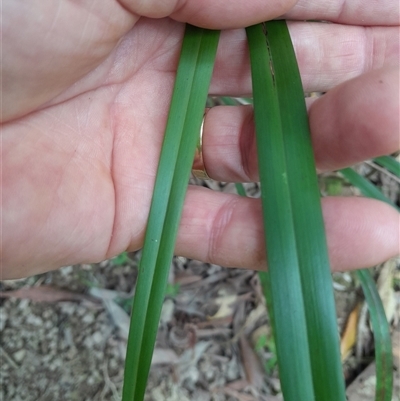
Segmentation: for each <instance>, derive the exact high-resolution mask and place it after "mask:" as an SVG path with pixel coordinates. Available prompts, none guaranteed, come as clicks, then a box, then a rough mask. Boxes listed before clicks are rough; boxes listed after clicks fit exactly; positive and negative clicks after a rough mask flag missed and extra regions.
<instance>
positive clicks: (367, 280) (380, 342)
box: [357, 270, 393, 401]
mask: <svg viewBox="0 0 400 401" xmlns="http://www.w3.org/2000/svg"><path fill="white" fill-rule="evenodd" d="M357 276H358V278H359V280H360V282H361V286H362V289H363V291H364V295H365V299H366V301H367V304H368V309H369V314H370V318H371V323H372V327H373V330H374V342H375V364H376V391H375V400H376V401H391V399H392V391H393V354H392V343H391V338H390V329H389V323H388V321H387V319H386V315H385V310H384V309H383V305H382V300H381V298H380V297H379V293H378V290H377V288H376V285H375V282H374V279H373V278H372V276H371V273H370V272H369V271H368V270H359V271H357Z"/></svg>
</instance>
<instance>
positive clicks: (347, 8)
mask: <svg viewBox="0 0 400 401" xmlns="http://www.w3.org/2000/svg"><path fill="white" fill-rule="evenodd" d="M399 4H400V3H399V2H398V0H383V1H364V0H327V1H320V0H299V1H298V2H297V3H296V5H295V6H294V7H293V8H292V9H291V10H290V11H289V12H287V13H286V14H285V15H284V16H283V17H284V18H285V19H295V20H310V19H311V20H324V21H331V22H336V23H340V24H351V25H363V26H366V25H386V26H388V25H392V26H393V25H399V19H400V18H399V8H400V5H399Z"/></svg>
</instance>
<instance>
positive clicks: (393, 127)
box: [1, 0, 400, 279]
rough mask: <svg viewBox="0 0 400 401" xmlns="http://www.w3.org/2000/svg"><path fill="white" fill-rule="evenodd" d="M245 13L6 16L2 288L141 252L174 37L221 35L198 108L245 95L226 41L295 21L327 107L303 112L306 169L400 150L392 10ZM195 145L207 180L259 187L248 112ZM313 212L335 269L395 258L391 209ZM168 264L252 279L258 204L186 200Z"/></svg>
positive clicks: (33, 7)
mask: <svg viewBox="0 0 400 401" xmlns="http://www.w3.org/2000/svg"><path fill="white" fill-rule="evenodd" d="M251 3H252V4H251V6H249V4H248V2H247V1H244V0H232V1H230V2H229V7H228V6H227V5H226V4H223V5H221V2H215V1H212V0H202V1H199V0H186V1H183V0H182V1H178V0H175V1H163V2H161V1H156V0H147V1H144V0H142V1H133V0H125V1H120V2H118V1H116V0H113V1H112V0H103V1H101V2H99V1H97V2H94V1H89V0H83V1H79V2H77V1H67V0H58V1H56V2H54V1H50V0H45V1H44V0H32V1H30V2H15V1H11V0H6V1H4V2H3V9H2V13H3V15H4V17H3V18H2V35H3V38H2V46H3V49H2V51H3V53H2V54H3V57H2V66H1V72H2V76H1V95H2V109H1V110H2V114H1V121H2V127H1V129H2V148H1V165H2V183H1V185H2V187H1V190H2V215H1V226H2V237H1V275H2V279H9V278H17V277H24V276H28V275H33V274H36V273H39V272H44V271H47V270H50V269H54V268H57V267H60V266H62V265H69V264H76V263H82V262H85V263H87V262H95V261H100V260H103V259H106V258H109V257H112V256H114V255H117V254H118V253H120V252H122V251H124V250H136V249H139V248H140V247H141V246H142V244H143V237H144V232H145V227H146V221H147V217H148V211H149V205H150V200H151V194H152V188H153V184H154V179H155V173H156V167H157V160H158V156H159V153H160V148H161V143H162V138H163V130H164V126H165V122H166V118H167V114H168V104H169V99H170V96H171V91H172V86H173V81H174V74H175V71H176V66H177V61H178V56H179V50H180V43H181V40H182V36H183V32H184V24H183V22H189V23H192V24H195V25H199V26H202V27H206V28H218V29H226V31H224V32H223V33H222V35H221V41H220V47H219V50H218V56H217V63H216V67H215V71H214V77H213V80H212V84H211V88H210V93H212V94H214V95H222V94H224V95H234V96H241V95H248V94H249V93H250V87H251V82H250V75H249V63H248V52H247V47H246V39H245V33H244V30H243V29H236V28H241V27H244V26H247V25H250V24H254V23H257V22H260V21H263V20H267V19H271V18H276V17H278V16H281V15H282V14H284V17H285V18H287V19H289V20H291V21H292V22H291V23H290V32H291V36H292V38H293V42H294V45H295V49H296V53H297V57H298V60H299V65H300V70H301V74H302V79H303V84H304V90H305V91H324V92H325V91H327V92H328V93H327V94H326V95H324V96H323V97H322V98H321V99H319V100H317V101H315V102H314V103H313V104H311V105H310V108H309V116H310V126H311V131H312V139H313V145H314V149H315V157H316V161H317V167H318V169H319V170H321V171H327V170H332V169H338V168H341V167H344V166H349V165H352V164H354V163H356V162H359V161H362V160H365V159H368V158H371V157H375V156H379V155H383V154H388V153H391V152H395V151H397V150H398V149H399V115H400V106H399V56H400V54H399V48H400V43H399V26H398V25H399V20H398V14H399V10H398V7H399V6H398V2H397V1H392V0H385V1H384V4H383V3H382V2H364V1H362V0H347V1H344V2H343V0H341V1H339V0H331V1H328V2H324V4H323V5H322V3H321V2H319V1H306V0H300V1H298V2H297V4H295V1H294V0H280V1H274V2H271V4H270V5H268V4H267V5H265V1H264V0H254V1H252V2H251ZM285 13H286V14H285ZM305 19H308V20H310V19H313V20H317V19H318V20H327V21H331V22H333V24H326V23H309V22H300V21H303V20H305ZM296 20H298V21H299V22H296ZM21 26H23V27H24V29H20V27H21ZM203 135H204V136H203V138H204V149H203V152H204V160H205V165H206V168H207V172H208V174H209V175H210V176H211V177H212V178H215V179H218V180H222V181H251V180H257V178H258V176H257V158H256V155H255V144H254V126H253V120H252V111H251V109H250V108H248V107H235V108H226V107H216V108H213V109H211V110H210V111H209V113H208V114H207V118H206V120H205V125H204V134H203ZM271 196H273V195H271ZM323 212H324V218H325V222H326V228H327V236H328V246H329V252H330V258H331V262H332V267H333V269H334V270H345V269H354V268H361V267H368V266H372V265H374V264H377V263H380V262H382V261H384V260H386V259H388V258H390V257H393V256H395V255H397V254H398V253H399V248H400V243H399V215H398V213H397V212H396V211H395V210H394V209H393V208H391V207H390V206H387V205H386V204H383V203H380V202H377V201H374V200H369V199H362V198H326V199H324V200H323ZM176 253H177V254H179V255H182V256H186V257H191V258H196V259H199V260H203V261H207V262H212V263H216V264H221V265H225V266H237V267H250V268H255V269H265V267H266V263H265V249H264V245H263V231H262V226H261V206H260V202H259V201H258V200H255V199H243V198H239V197H238V196H235V195H231V194H222V193H214V192H212V191H210V190H207V189H205V188H196V187H190V188H189V190H188V194H187V199H186V202H185V207H184V212H183V217H182V222H181V226H180V230H179V235H178V240H177V245H176Z"/></svg>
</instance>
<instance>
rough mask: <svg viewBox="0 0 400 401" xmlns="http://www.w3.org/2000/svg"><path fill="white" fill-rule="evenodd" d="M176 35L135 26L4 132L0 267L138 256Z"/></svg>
mask: <svg viewBox="0 0 400 401" xmlns="http://www.w3.org/2000/svg"><path fill="white" fill-rule="evenodd" d="M128 19H129V18H128ZM153 25H154V26H153ZM88 29H89V28H88ZM125 29H126V28H125ZM93 30H94V31H96V27H93ZM182 32H183V26H182V25H181V24H177V23H173V22H172V21H169V20H164V21H162V22H161V21H158V22H156V21H153V22H150V21H143V22H142V21H141V22H140V23H139V24H138V26H137V27H135V32H134V33H129V34H127V35H126V36H125V37H124V38H123V40H122V42H121V43H120V44H119V45H118V46H117V47H116V48H115V49H114V50H113V51H111V53H110V54H109V55H102V57H98V56H97V55H96V57H93V55H91V54H90V55H89V58H92V59H91V60H83V62H82V64H83V65H84V66H83V67H82V68H81V70H82V69H83V70H85V69H86V68H87V67H86V65H90V64H93V63H94V62H95V60H93V59H95V58H97V59H98V60H99V59H100V60H101V59H102V58H105V59H104V61H102V62H101V63H100V62H99V61H98V63H99V64H100V65H99V66H98V67H97V69H96V68H95V69H94V70H93V71H92V72H90V73H89V74H88V75H86V76H85V77H83V78H82V79H81V80H79V81H78V82H77V83H76V84H73V85H71V86H69V87H68V86H67V87H66V88H65V89H64V90H63V91H62V93H61V94H60V95H59V96H58V97H57V98H56V99H54V100H53V101H52V102H51V104H49V105H47V106H46V105H45V106H43V107H40V108H39V110H37V111H33V112H32V113H31V114H29V115H28V116H26V117H24V118H22V119H18V120H15V122H9V123H7V124H5V125H4V126H3V151H4V156H3V168H4V169H5V170H7V171H9V172H12V174H7V175H6V176H5V177H4V179H3V189H4V193H5V195H6V196H5V197H4V199H3V207H4V209H5V210H7V214H6V215H5V216H4V217H3V228H4V230H7V231H8V235H7V238H6V241H5V243H4V249H7V252H6V253H5V255H4V256H5V260H3V262H4V263H5V264H7V254H13V255H15V254H17V255H18V259H19V260H17V261H15V259H14V260H13V264H14V263H15V264H20V265H21V266H23V264H24V263H25V261H26V260H27V258H31V257H32V256H33V255H35V252H34V250H35V249H38V248H43V247H44V248H45V249H43V250H42V251H41V252H39V253H40V255H39V259H38V260H37V261H34V264H35V265H36V266H38V269H40V270H43V269H46V268H51V267H53V266H59V265H63V264H66V263H77V262H79V261H82V260H87V261H93V260H102V259H105V258H107V257H108V256H109V255H114V254H116V253H118V252H121V251H122V250H124V249H126V248H128V247H130V248H133V249H137V248H139V246H140V244H141V242H142V237H143V234H144V228H145V224H146V219H147V214H148V208H149V204H150V199H151V194H152V186H153V182H154V177H155V173H156V168H157V162H158V155H159V151H160V147H161V142H162V138H163V129H164V126H165V122H166V118H167V113H168V104H169V96H170V93H171V88H172V85H173V80H174V71H173V70H174V65H175V64H176V61H177V57H178V55H179V50H180V39H181V36H182ZM63 34H64V33H61V35H63ZM132 35H134V36H132ZM143 38H145V40H143ZM96 39H97V38H96ZM104 41H105V42H106V41H107V38H105V39H104ZM60 43H63V42H62V41H60ZM85 47H87V48H89V49H90V44H87V45H86V46H85ZM110 47H111V46H110ZM73 48H74V46H71V47H70V49H73ZM111 48H112V47H111ZM66 50H67V51H68V50H69V49H66ZM59 51H60V53H61V52H62V50H61V49H59ZM75 51H76V49H75ZM49 56H51V55H49ZM66 56H68V55H66ZM42 61H43V60H42ZM48 62H51V60H49V61H48ZM69 73H70V71H68V70H62V69H61V70H60V71H58V77H57V80H55V81H56V82H57V81H58V82H59V80H62V79H63V76H65V74H66V75H68V74H69ZM80 73H81V71H79V69H78V71H76V72H75V74H76V75H79V74H80ZM50 89H53V88H50ZM55 90H57V85H56V88H55ZM35 100H36V99H33V103H35ZM24 106H25V107H29V106H30V105H29V104H26V105H24ZM9 133H10V135H9ZM11 133H12V135H11ZM133 183H134V185H133ZM16 223H19V224H16ZM34 232H35V235H33V234H34ZM37 233H40V234H39V235H37ZM49 234H50V235H49ZM21 243H23V244H24V245H23V248H22V250H21ZM49 253H50V254H51V257H50V258H48V255H49ZM44 254H47V258H48V261H49V262H50V264H49V265H48V266H46V265H45V264H44V263H45V260H46V259H45V258H46V256H45V257H44Z"/></svg>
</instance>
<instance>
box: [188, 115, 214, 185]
mask: <svg viewBox="0 0 400 401" xmlns="http://www.w3.org/2000/svg"><path fill="white" fill-rule="evenodd" d="M208 110H210V109H209V108H206V110H205V112H204V115H203V121H202V122H201V127H200V136H199V141H198V142H197V146H196V152H195V154H194V160H193V165H192V173H193V175H194V176H195V177H196V178H199V179H200V180H211V178H210V176H209V175H208V174H207V171H206V166H205V165H204V159H203V128H204V120H205V118H206V114H207V112H208Z"/></svg>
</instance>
